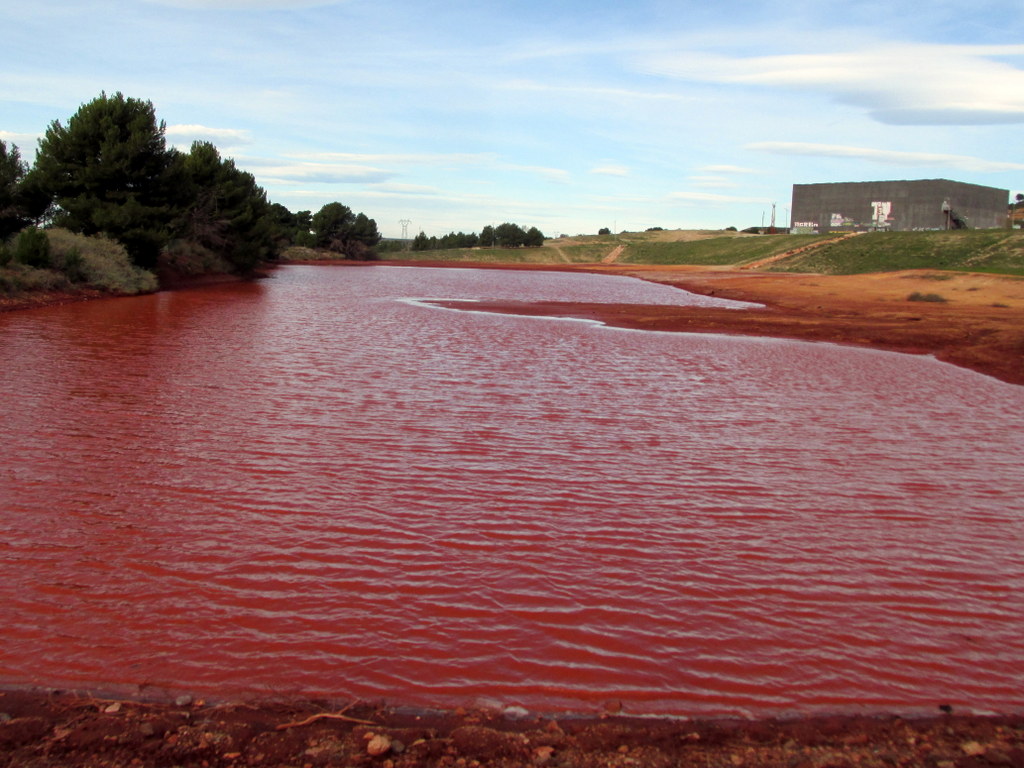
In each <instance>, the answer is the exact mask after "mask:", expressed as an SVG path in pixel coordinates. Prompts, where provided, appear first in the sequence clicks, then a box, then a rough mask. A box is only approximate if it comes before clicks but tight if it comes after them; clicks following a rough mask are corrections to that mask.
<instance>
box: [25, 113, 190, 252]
mask: <svg viewBox="0 0 1024 768" xmlns="http://www.w3.org/2000/svg"><path fill="white" fill-rule="evenodd" d="M180 172H181V163H180V158H179V157H178V156H177V154H176V153H173V152H169V151H168V150H167V147H166V143H165V140H164V124H163V123H162V122H161V123H157V120H156V114H155V111H154V109H153V104H152V102H148V101H140V100H139V99H132V98H125V97H124V96H123V95H122V94H121V93H116V94H114V95H113V96H107V95H106V94H105V93H104V94H102V95H101V96H99V98H96V99H94V100H93V101H91V102H89V103H88V104H83V105H82V106H81V107H80V108H79V110H78V112H76V113H75V114H74V115H73V116H72V117H71V118H70V119H69V120H68V122H67V125H66V126H65V125H63V124H61V122H60V121H59V120H55V121H54V122H53V123H51V124H50V127H49V128H48V129H47V131H46V135H45V136H44V137H43V138H42V139H41V140H40V142H39V151H38V153H37V155H36V164H35V166H34V168H33V169H32V171H31V172H30V174H29V178H30V180H31V182H32V185H33V188H35V189H38V190H40V191H42V192H43V193H44V194H45V195H46V196H47V199H48V200H50V201H52V203H53V204H54V205H55V210H54V217H53V220H54V223H55V224H58V225H60V226H63V227H66V228H67V229H70V230H72V231H73V232H80V233H82V234H85V235H94V234H99V233H104V234H107V235H109V236H111V237H112V238H114V239H115V240H118V241H120V242H121V243H122V244H123V245H124V246H125V248H126V249H127V250H128V253H129V255H130V256H131V257H132V260H133V261H134V262H135V263H136V265H138V266H140V267H143V268H146V269H151V268H153V267H154V266H156V260H157V255H158V254H159V251H160V248H161V247H162V246H163V245H164V244H165V243H166V241H167V238H168V236H169V223H170V222H171V220H172V219H173V218H174V217H175V215H176V214H177V213H178V212H179V209H180V207H181V205H182V200H181V198H180V195H181V191H182V185H181V183H180V181H181V177H180Z"/></svg>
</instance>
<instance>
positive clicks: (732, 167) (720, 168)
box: [697, 165, 757, 173]
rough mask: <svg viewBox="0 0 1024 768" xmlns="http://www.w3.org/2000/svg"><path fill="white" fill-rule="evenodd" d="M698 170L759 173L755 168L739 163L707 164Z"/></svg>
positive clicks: (705, 171) (706, 171) (703, 171)
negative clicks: (745, 166)
mask: <svg viewBox="0 0 1024 768" xmlns="http://www.w3.org/2000/svg"><path fill="white" fill-rule="evenodd" d="M697 170H699V171H701V172H702V173H757V171H755V170H754V169H753V168H744V167H742V166H739V165H705V166H704V167H702V168H698V169H697Z"/></svg>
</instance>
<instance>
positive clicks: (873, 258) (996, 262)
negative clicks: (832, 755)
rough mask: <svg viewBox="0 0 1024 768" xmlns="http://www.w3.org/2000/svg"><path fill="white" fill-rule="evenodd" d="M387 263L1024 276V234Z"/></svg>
mask: <svg viewBox="0 0 1024 768" xmlns="http://www.w3.org/2000/svg"><path fill="white" fill-rule="evenodd" d="M385 258H387V259H402V260H419V261H462V262H467V263H472V262H476V263H521V264H593V263H600V262H602V261H605V260H607V259H609V258H614V261H615V263H618V264H666V265H669V264H679V265H694V266H733V267H737V268H748V269H758V270H767V271H789V272H819V273H823V274H837V275H840V274H859V273H864V272H889V271H895V270H901V269H945V270H956V271H971V272H995V273H1001V274H1012V275H1024V231H1022V230H1004V229H991V230H959V231H950V232H873V233H867V234H863V235H858V236H856V237H849V238H843V237H841V236H839V235H749V234H744V233H738V232H725V231H714V230H668V231H654V232H624V233H621V234H619V235H582V236H577V237H564V238H558V239H554V240H547V241H546V242H545V243H544V245H543V247H541V248H514V249H504V248H468V249H459V250H449V251H425V252H420V253H415V252H402V253H388V254H386V256H385Z"/></svg>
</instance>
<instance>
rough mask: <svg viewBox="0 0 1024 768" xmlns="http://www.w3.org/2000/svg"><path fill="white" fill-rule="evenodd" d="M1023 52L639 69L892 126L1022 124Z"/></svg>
mask: <svg viewBox="0 0 1024 768" xmlns="http://www.w3.org/2000/svg"><path fill="white" fill-rule="evenodd" d="M1021 56H1024V45H1003V46H979V45H974V46H971V45H960V46H958V45H936V44H920V43H900V44H892V43H888V44H880V45H877V46H873V47H865V48H862V49H858V50H848V51H834V52H828V53H796V54H785V55H771V56H751V57H730V56H725V55H719V54H714V53H707V52H699V51H687V52H682V53H662V54H653V55H650V56H646V57H643V58H642V59H641V68H642V69H644V70H646V71H647V72H649V73H651V74H658V75H663V76H668V77H673V78H678V79H681V80H690V81H696V82H714V83H727V84H728V83H731V84H736V85H749V86H759V87H778V88H788V89H794V90H808V91H814V92H819V93H824V94H826V95H829V96H831V97H832V98H834V99H836V100H838V101H840V102H843V103H846V104H850V105H853V106H857V107H860V108H862V109H865V110H866V111H867V112H868V113H869V114H870V115H871V116H872V117H873V118H874V119H875V120H877V121H879V122H882V123H888V124H896V125H971V124H993V123H1016V122H1024V70H1021V69H1019V68H1017V67H1014V66H1012V65H1010V64H1008V63H1007V62H1006V61H1004V60H1000V59H1005V58H1013V57H1021Z"/></svg>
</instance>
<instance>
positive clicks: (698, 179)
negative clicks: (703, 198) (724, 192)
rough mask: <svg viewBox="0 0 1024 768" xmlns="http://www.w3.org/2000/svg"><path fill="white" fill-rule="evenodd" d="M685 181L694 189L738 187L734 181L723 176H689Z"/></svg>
mask: <svg viewBox="0 0 1024 768" xmlns="http://www.w3.org/2000/svg"><path fill="white" fill-rule="evenodd" d="M686 181H687V183H688V184H692V185H693V186H695V187H720V188H730V187H736V186H738V183H737V182H736V181H735V180H734V179H727V178H725V177H724V176H691V177H690V178H688V179H687V180H686Z"/></svg>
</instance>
